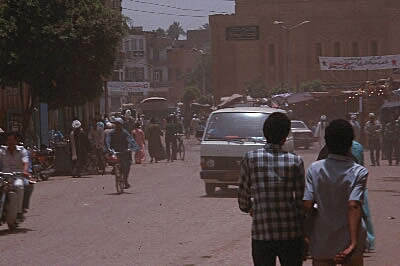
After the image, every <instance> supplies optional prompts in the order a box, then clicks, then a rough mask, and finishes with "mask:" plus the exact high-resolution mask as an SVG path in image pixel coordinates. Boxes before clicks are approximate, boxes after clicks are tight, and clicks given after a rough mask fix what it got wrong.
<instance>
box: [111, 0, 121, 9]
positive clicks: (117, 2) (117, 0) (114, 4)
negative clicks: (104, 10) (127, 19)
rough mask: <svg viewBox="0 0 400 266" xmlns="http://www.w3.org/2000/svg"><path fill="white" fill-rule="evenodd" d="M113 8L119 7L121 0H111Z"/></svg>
mask: <svg viewBox="0 0 400 266" xmlns="http://www.w3.org/2000/svg"><path fill="white" fill-rule="evenodd" d="M112 7H113V8H120V7H121V0H113V1H112Z"/></svg>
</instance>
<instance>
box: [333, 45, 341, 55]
mask: <svg viewBox="0 0 400 266" xmlns="http://www.w3.org/2000/svg"><path fill="white" fill-rule="evenodd" d="M340 50H341V49H340V42H335V44H334V45H333V51H334V56H340V52H341V51H340Z"/></svg>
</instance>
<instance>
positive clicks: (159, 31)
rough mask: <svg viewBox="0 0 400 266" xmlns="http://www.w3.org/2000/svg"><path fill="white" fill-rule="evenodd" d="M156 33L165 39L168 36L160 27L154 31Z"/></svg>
mask: <svg viewBox="0 0 400 266" xmlns="http://www.w3.org/2000/svg"><path fill="white" fill-rule="evenodd" d="M154 32H155V33H156V34H157V36H158V37H165V36H166V35H167V33H166V32H165V30H164V29H163V28H160V27H159V28H158V29H156V30H154Z"/></svg>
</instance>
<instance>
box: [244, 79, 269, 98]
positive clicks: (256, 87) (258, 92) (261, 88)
mask: <svg viewBox="0 0 400 266" xmlns="http://www.w3.org/2000/svg"><path fill="white" fill-rule="evenodd" d="M246 92H247V95H248V96H250V97H252V98H266V97H268V95H269V92H268V89H267V87H266V86H265V83H264V80H263V79H262V78H261V77H259V78H256V79H254V80H252V81H249V82H247V83H246Z"/></svg>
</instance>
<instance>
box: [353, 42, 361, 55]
mask: <svg viewBox="0 0 400 266" xmlns="http://www.w3.org/2000/svg"><path fill="white" fill-rule="evenodd" d="M351 50H352V56H360V48H359V47H358V42H353V43H352V45H351Z"/></svg>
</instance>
